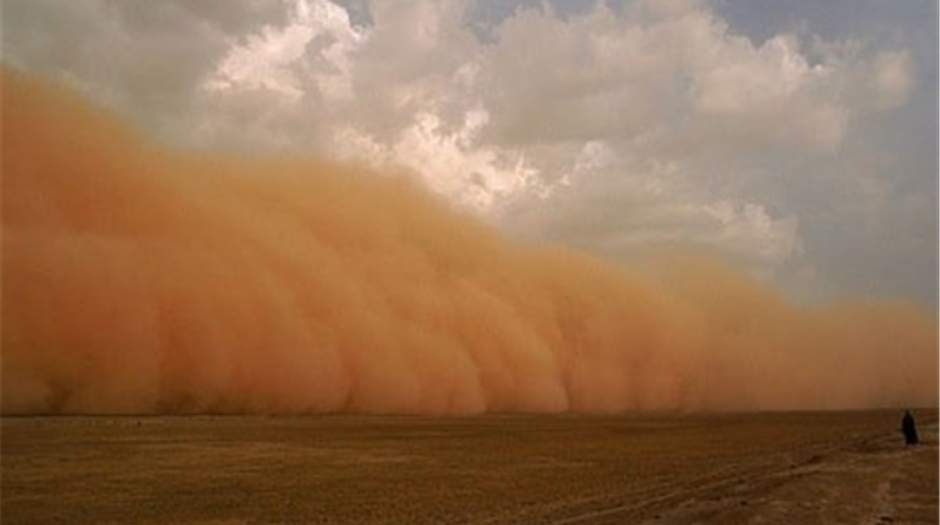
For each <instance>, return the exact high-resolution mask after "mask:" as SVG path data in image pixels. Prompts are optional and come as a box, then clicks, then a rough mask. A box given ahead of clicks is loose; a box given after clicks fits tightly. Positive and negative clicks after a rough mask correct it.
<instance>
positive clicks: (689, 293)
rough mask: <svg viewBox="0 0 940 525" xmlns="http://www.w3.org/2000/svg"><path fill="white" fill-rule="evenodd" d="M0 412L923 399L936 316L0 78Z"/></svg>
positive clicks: (546, 407)
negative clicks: (521, 218)
mask: <svg viewBox="0 0 940 525" xmlns="http://www.w3.org/2000/svg"><path fill="white" fill-rule="evenodd" d="M2 101H3V108H2V109H3V111H2V119H3V144H2V169H3V174H2V177H3V187H2V195H3V198H2V205H3V209H2V212H3V244H2V257H3V263H2V264H3V266H2V275H3V282H2V284H3V293H2V345H3V346H2V412H3V413H4V414H22V413H193V412H226V413H230V412H231V413H301V412H324V411H358V412H398V413H428V414H466V413H478V412H484V411H533V412H552V411H565V410H570V411H586V412H592V411H619V410H630V409H680V410H739V409H744V410H749V409H790V408H861V407H877V406H899V405H921V406H923V405H930V406H934V405H936V404H937V331H938V327H937V317H936V315H935V314H934V313H929V312H925V311H922V310H920V309H918V308H917V307H915V306H911V305H905V304H900V303H890V304H889V303H884V304H874V303H865V304H862V303H858V304H840V305H833V306H827V307H818V308H800V307H796V306H794V305H792V304H790V303H788V302H787V301H786V300H785V299H783V298H782V296H781V295H780V294H778V293H777V292H775V291H773V290H771V289H769V288H767V287H766V286H765V285H762V284H760V283H757V282H755V281H753V280H751V279H749V278H747V277H745V276H743V275H741V274H739V273H736V272H734V271H732V270H730V269H728V268H726V267H724V266H722V265H720V264H718V263H716V262H713V261H711V260H707V259H696V258H686V259H683V260H680V261H674V262H673V263H672V264H670V265H669V266H668V270H664V272H660V273H659V274H658V275H657V276H655V277H654V276H652V275H651V274H650V273H648V272H641V271H639V270H635V271H630V270H626V269H624V268H622V267H619V266H617V265H614V264H611V263H607V262H604V261H601V260H597V259H594V258H591V257H589V256H586V255H582V254H579V253H576V252H573V251H570V250H566V249H562V248H544V247H536V246H531V245H523V244H519V243H513V242H511V241H509V240H507V239H505V238H504V237H502V236H501V235H500V234H499V233H497V232H495V231H493V230H492V229H490V228H488V227H485V226H483V225H481V224H479V223H477V222H475V221H474V220H472V219H470V218H468V217H465V216H461V215H459V214H457V213H455V212H453V211H451V210H449V209H448V208H447V206H446V205H445V204H443V203H441V202H439V201H438V200H436V199H435V198H433V197H432V196H430V195H428V194H426V193H425V192H423V191H422V190H421V189H419V188H417V187H415V186H414V185H413V184H410V183H409V182H407V178H406V177H402V176H383V175H378V174H374V173H369V172H368V171H367V170H363V169H360V168H356V167H350V166H345V165H335V164H331V163H328V162H318V161H310V160H298V159H247V158H235V157H232V156H224V155H221V154H220V155H208V154H195V153H182V152H174V151H168V150H166V149H165V148H161V147H159V146H157V145H155V144H154V143H152V142H150V141H148V140H147V139H146V138H144V137H141V136H139V135H138V134H137V133H136V132H135V131H133V130H130V129H129V128H128V127H126V126H125V125H124V124H122V123H121V122H119V121H118V120H117V119H116V118H115V117H113V116H111V115H110V114H108V113H107V112H104V111H102V110H100V109H98V108H95V107H93V106H92V105H90V104H88V103H87V102H85V101H83V100H82V99H81V98H80V97H78V96H77V95H74V94H72V93H69V92H66V91H64V90H61V89H60V88H57V87H53V86H49V85H47V84H45V83H43V82H41V81H39V80H36V79H32V78H28V77H26V76H24V75H23V74H21V73H17V72H14V71H10V70H6V71H4V73H3V76H2Z"/></svg>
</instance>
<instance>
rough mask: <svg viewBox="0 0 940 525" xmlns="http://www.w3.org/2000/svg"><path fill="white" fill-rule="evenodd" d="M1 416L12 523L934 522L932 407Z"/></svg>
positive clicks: (6, 517)
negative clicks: (912, 410) (908, 427)
mask: <svg viewBox="0 0 940 525" xmlns="http://www.w3.org/2000/svg"><path fill="white" fill-rule="evenodd" d="M916 416H917V418H918V423H919V425H920V430H921V437H922V439H923V440H924V441H925V443H924V444H923V445H922V446H918V447H911V448H905V446H904V445H903V440H902V438H901V435H900V433H899V431H898V430H897V428H898V427H899V425H900V418H901V412H900V411H897V410H890V411H864V412H801V413H759V414H730V415H673V414H654V415H649V414H631V415H622V416H585V415H554V416H549V415H539V416H525V415H505V416H500V415H486V416H479V417H462V418H457V417H454V418H430V417H405V416H363V415H332V416H309V417H256V416H255V417H242V416H194V417H140V418H137V417H107V416H99V417H15V418H11V417H6V418H3V419H2V501H0V504H2V506H0V512H2V515H0V518H2V522H3V523H4V524H11V525H12V524H18V523H38V524H42V523H70V524H71V523H135V524H138V523H139V524H156V523H205V524H217V525H222V524H239V523H487V524H497V523H506V524H520V523H544V524H574V523H592V524H597V523H611V524H612V523H648V524H674V523H723V524H726V523H731V524H735V523H780V524H784V523H805V524H812V523H868V524H887V523H937V512H938V501H937V494H938V471H937V464H938V456H937V412H936V410H920V411H917V412H916Z"/></svg>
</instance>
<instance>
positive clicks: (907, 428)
mask: <svg viewBox="0 0 940 525" xmlns="http://www.w3.org/2000/svg"><path fill="white" fill-rule="evenodd" d="M901 432H903V433H904V443H905V444H907V445H916V444H917V441H918V439H917V424H916V423H914V416H912V415H911V411H910V410H905V411H904V419H902V420H901Z"/></svg>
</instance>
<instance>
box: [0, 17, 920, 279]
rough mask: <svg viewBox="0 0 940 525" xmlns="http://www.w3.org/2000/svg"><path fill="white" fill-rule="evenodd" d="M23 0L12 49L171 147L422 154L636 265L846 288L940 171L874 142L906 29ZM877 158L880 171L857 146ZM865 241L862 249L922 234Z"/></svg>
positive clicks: (446, 179) (905, 62)
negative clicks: (869, 35)
mask: <svg viewBox="0 0 940 525" xmlns="http://www.w3.org/2000/svg"><path fill="white" fill-rule="evenodd" d="M9 4H10V6H9V7H8V9H7V12H6V16H5V19H6V20H15V21H16V22H17V23H16V24H12V23H7V22H5V25H4V29H5V31H4V47H5V54H4V60H5V61H8V62H11V63H13V64H16V65H18V66H19V67H23V68H25V69H30V70H37V71H42V72H46V73H51V74H52V75H53V76H55V77H57V78H63V79H65V80H67V81H69V82H71V83H72V84H73V85H77V86H79V87H80V88H81V89H82V90H83V91H84V92H86V93H87V94H89V95H90V96H92V97H93V98H95V99H97V100H100V101H104V102H105V103H106V104H108V105H109V106H110V107H114V108H116V109H118V110H120V111H121V112H122V113H123V114H126V115H129V116H130V117H131V118H132V119H133V120H134V121H136V122H138V123H140V124H141V125H143V126H144V127H147V128H150V129H154V130H156V132H157V133H158V134H160V135H161V136H162V137H164V138H165V139H166V140H168V141H170V142H172V143H175V144H178V145H184V146H191V147H197V148H201V149H210V150H219V149H222V150H226V149H228V150H239V151H262V152H264V151H292V152H295V153H296V152H300V153H304V154H314V155H324V156H331V157H335V158H343V159H350V158H358V159H360V160H362V161H365V162H368V163H371V164H372V165H374V166H380V165H384V164H394V165H397V166H404V167H407V168H409V169H411V170H412V171H414V172H416V173H417V175H418V176H419V177H420V178H421V179H422V180H424V181H425V182H426V183H427V185H428V186H429V187H430V188H432V189H434V190H435V191H437V192H439V193H441V194H443V195H445V196H446V197H447V198H448V199H450V200H451V201H452V202H454V203H455V204H456V205H458V206H463V207H465V208H467V209H470V210H473V211H474V212H475V213H477V214H478V215H479V216H481V217H482V218H484V219H485V220H487V221H489V222H490V223H492V224H496V225H499V226H500V227H502V228H504V229H505V230H507V231H511V232H515V233H517V234H519V235H524V236H530V237H539V238H542V239H552V240H555V241H558V242H562V243H566V244H571V245H577V246H580V247H583V248H585V249H588V250H591V251H594V252H596V253H604V254H607V255H610V256H615V257H620V258H629V257H630V253H631V252H632V251H633V250H634V249H640V248H642V247H643V246H656V245H662V244H668V243H673V242H689V243H692V244H695V245H702V246H707V247H708V248H709V249H714V250H716V251H717V252H719V253H723V254H725V255H726V256H727V257H728V258H730V259H732V260H734V261H736V262H739V263H741V264H744V265H747V266H749V267H752V268H754V269H755V271H756V272H757V273H760V274H762V275H769V276H773V275H776V274H778V273H780V274H786V273H787V272H790V271H791V270H794V269H795V268H805V267H815V266H816V265H817V264H819V265H822V266H825V267H826V268H825V269H820V270H819V272H821V273H823V274H828V276H829V277H830V278H832V279H833V280H838V279H837V276H834V275H833V274H834V273H837V272H839V264H840V263H839V262H838V261H839V257H838V254H839V253H844V252H847V251H850V250H851V249H858V248H859V247H860V246H859V245H853V246H843V245H842V243H844V242H847V241H843V240H840V239H848V238H850V237H852V234H851V232H847V230H850V229H852V228H855V227H856V226H857V225H858V224H859V223H860V222H859V218H860V217H859V215H860V214H861V215H862V216H864V220H865V221H874V222H882V223H891V224H895V225H897V226H898V227H902V228H905V230H904V231H905V232H907V233H908V234H910V235H911V236H914V235H915V232H914V229H916V225H913V224H911V222H910V221H909V220H908V219H905V218H904V217H907V215H906V211H905V210H904V209H902V208H903V207H902V206H899V205H893V204H891V203H893V202H901V201H903V200H904V199H908V198H909V197H911V196H912V195H914V194H916V193H918V192H920V191H922V190H923V188H924V184H927V183H925V182H923V181H920V182H917V183H916V184H914V186H904V185H901V186H897V185H892V184H891V183H889V182H887V181H890V180H892V179H893V177H894V175H892V172H891V171H892V170H894V169H896V168H897V167H898V164H895V165H892V164H891V163H890V162H887V161H885V160H883V157H885V156H890V152H884V153H885V155H881V156H879V155H876V154H875V152H883V151H884V149H885V148H887V147H890V146H886V145H885V141H884V139H883V137H880V136H878V135H877V131H875V130H877V129H879V128H880V127H884V126H887V125H890V126H895V127H894V128H891V129H895V130H896V133H895V134H896V135H901V136H903V135H904V131H905V130H906V129H908V128H907V127H905V126H908V122H909V121H910V120H911V119H912V118H915V117H905V118H907V120H903V119H897V118H896V114H897V113H898V112H901V111H903V110H904V108H905V107H906V106H905V105H906V104H908V103H910V101H911V100H920V99H918V93H922V92H930V91H931V89H930V86H929V85H925V84H924V83H923V82H924V81H923V78H925V77H924V76H923V75H920V68H921V67H922V66H921V64H919V63H918V62H917V57H916V56H915V55H914V54H913V53H912V51H911V50H910V49H908V48H906V47H905V46H904V41H900V42H894V43H892V45H891V46H886V45H882V44H880V43H876V44H873V43H871V42H866V41H864V40H863V39H862V36H863V35H858V38H840V39H829V40H827V39H826V35H814V34H808V33H807V32H806V31H800V30H797V31H785V32H779V33H777V34H772V35H771V36H770V37H768V38H766V39H765V40H763V41H759V42H758V41H755V40H753V39H751V38H748V37H745V36H743V33H742V32H740V31H739V30H738V28H735V27H730V26H729V24H728V22H727V21H726V20H725V19H723V18H722V17H721V16H719V15H718V14H717V12H716V11H715V10H714V9H713V8H712V7H711V6H710V4H708V3H703V2H694V1H683V0H676V1H672V2H653V1H640V2H632V3H629V4H625V5H623V6H609V5H608V4H607V3H603V2H599V3H597V4H595V5H593V6H589V7H584V8H583V9H560V8H556V7H554V5H553V4H552V3H541V4H532V3H520V4H518V5H516V6H515V7H513V6H508V7H507V8H506V9H504V10H502V11H500V12H501V13H502V14H500V15H498V16H495V15H494V16H492V17H486V18H479V19H473V18H472V17H473V16H474V13H477V12H480V11H481V9H482V8H480V7H479V5H477V4H475V3H473V2H470V1H456V0H445V1H442V2H431V1H424V0H419V1H415V2H407V3H398V2H386V1H382V0H376V1H373V2H371V3H370V4H369V5H368V6H367V7H362V6H361V5H360V6H359V7H358V8H357V9H348V10H347V9H346V8H344V7H342V6H341V5H340V4H339V3H333V2H331V1H329V0H284V1H273V0H272V1H263V2H239V3H227V5H226V7H225V8H218V7H213V6H210V5H209V4H207V3H202V2H197V3H191V2H167V3H160V4H153V5H151V4H134V3H119V4H109V3H105V2H88V3H82V4H74V5H72V4H70V5H69V6H61V4H60V3H55V2H47V1H37V2H25V1H22V0H14V1H12V2H9ZM357 5H358V4H357ZM353 15H355V16H354V17H353ZM36 35H48V38H46V37H44V38H41V39H40V38H37V37H36ZM90 35H91V36H90ZM934 62H936V61H935V60H934ZM931 67H932V66H931ZM933 91H936V90H935V89H934V90H933ZM892 119H894V120H892ZM928 149H929V148H928V147H926V146H924V147H922V148H921V149H920V150H918V154H919V155H923V154H928V153H930V154H932V152H930V151H927V150H928ZM872 156H875V157H879V158H882V160H879V161H878V162H877V164H878V165H879V166H882V167H881V168H879V171H876V172H874V173H869V171H867V168H865V165H866V162H863V161H861V160H857V159H863V158H864V159H869V158H870V157H872ZM924 158H926V157H924ZM900 162H902V163H903V164H904V166H908V167H909V168H910V170H913V171H914V172H915V173H917V174H918V175H911V177H919V178H921V179H923V178H924V177H925V176H924V175H923V173H927V172H929V171H930V169H931V168H930V166H927V165H926V164H929V161H923V162H921V161H916V162H908V161H906V160H905V161H900ZM891 166H894V167H891ZM853 171H855V172H856V173H864V176H862V175H854V176H853V175H851V173H852V172H853ZM934 171H935V170H934ZM835 174H845V175H844V176H842V175H838V176H837V175H835ZM930 176H932V175H930ZM836 179H838V180H836ZM821 188H825V194H824V195H822V194H821V192H822V190H821ZM866 188H867V189H866ZM892 188H893V189H892ZM899 188H900V189H899ZM872 189H874V190H875V192H876V193H878V196H874V195H872V194H871V190H872ZM798 190H799V192H798ZM902 190H903V191H902ZM866 192H867V193H866ZM879 192H880V193H879ZM892 192H901V194H899V195H895V194H894V193H892ZM860 194H866V195H869V197H866V199H868V200H866V201H863V200H859V199H858V198H857V196H858V195H860ZM820 199H823V200H824V201H825V202H822V203H820V202H819V201H820ZM879 199H880V200H882V201H884V200H886V199H888V200H890V202H889V203H888V204H887V205H884V206H882V205H878V206H876V205H875V204H873V203H874V202H875V201H876V200H879ZM806 202H817V207H815V208H807V206H806V205H805V204H804V203H806ZM863 202H869V204H867V205H866V207H865V209H864V211H861V212H859V211H857V210H858V208H859V207H860V206H861V205H862V203H863ZM843 209H844V210H845V211H842V210H843ZM716 210H717V211H716ZM729 210H731V211H729ZM822 215H826V217H822ZM821 224H826V225H827V226H819V225H821ZM829 224H832V225H834V226H833V227H834V228H835V230H832V229H827V228H829V226H828V225H829ZM839 229H841V230H842V231H841V232H839ZM823 230H825V233H823ZM868 233H869V234H870V235H872V236H876V237H877V240H873V238H871V237H868V238H866V237H864V236H861V237H860V240H856V241H852V242H857V243H867V244H884V243H889V244H897V245H898V246H897V250H896V251H897V252H898V253H901V252H905V253H910V252H911V250H914V251H915V252H916V251H917V250H920V249H921V248H922V243H921V241H919V240H909V239H908V237H907V236H905V235H898V234H895V235H882V234H881V233H878V232H876V231H875V230H873V229H872V230H868ZM916 235H918V236H919V234H916ZM823 236H827V239H826V240H824V241H823V240H820V239H821V237H823ZM918 238H919V237H918ZM902 243H903V244H904V246H901V244H902ZM915 245H916V246H919V247H920V248H916V249H915V248H913V247H914V246H915ZM843 262H844V261H843ZM898 262H900V261H898ZM814 271H815V270H814ZM875 271H876V270H875V269H874V268H871V269H870V271H869V274H868V277H866V278H864V279H861V280H860V281H859V282H862V281H864V282H868V281H870V280H871V279H872V278H873V276H874V275H875ZM878 271H881V270H878ZM862 273H864V272H862ZM921 278H922V279H930V280H931V281H930V282H933V281H935V278H934V277H930V276H921ZM863 284H864V283H863ZM899 286H901V285H900V284H899ZM845 288H846V291H851V288H852V285H851V284H850V283H846V285H845ZM915 288H916V287H915ZM898 290H903V292H904V293H908V292H910V290H911V286H910V285H909V284H904V285H903V286H901V287H899V288H898ZM928 295H932V294H928Z"/></svg>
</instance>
